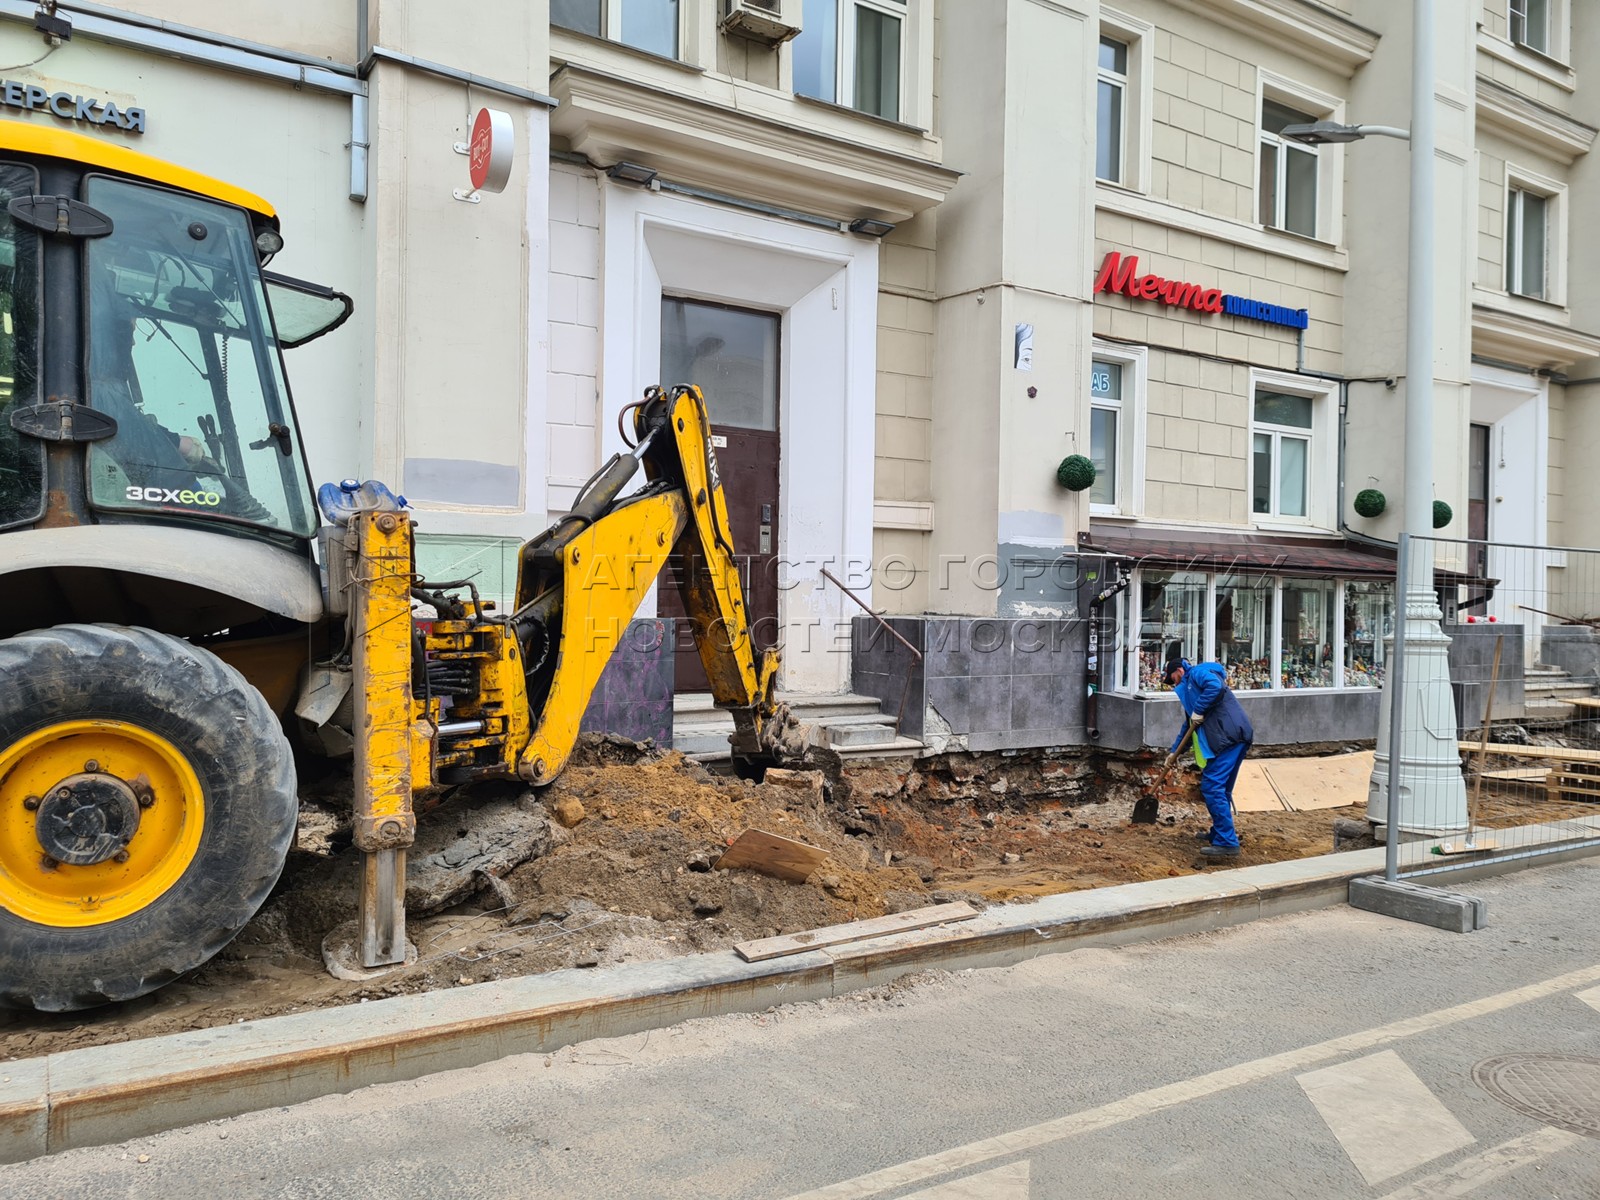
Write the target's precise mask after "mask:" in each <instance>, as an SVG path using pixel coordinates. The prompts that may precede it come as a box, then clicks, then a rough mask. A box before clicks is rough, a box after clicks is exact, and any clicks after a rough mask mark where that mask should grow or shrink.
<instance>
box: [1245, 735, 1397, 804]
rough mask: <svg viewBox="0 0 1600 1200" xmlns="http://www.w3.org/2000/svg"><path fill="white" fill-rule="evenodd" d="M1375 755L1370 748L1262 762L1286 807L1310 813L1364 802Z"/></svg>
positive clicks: (1268, 777) (1272, 759) (1264, 760)
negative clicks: (1356, 751)
mask: <svg viewBox="0 0 1600 1200" xmlns="http://www.w3.org/2000/svg"><path fill="white" fill-rule="evenodd" d="M1372 758H1373V752H1372V751H1371V750H1363V751H1361V752H1360V753H1359V754H1332V755H1326V756H1324V757H1321V758H1269V759H1263V760H1262V763H1261V765H1262V767H1263V768H1264V769H1265V771H1266V774H1267V779H1268V781H1269V782H1270V783H1271V784H1272V787H1273V790H1274V791H1276V792H1277V794H1278V798H1279V799H1280V800H1282V801H1283V806H1284V807H1285V808H1287V809H1289V811H1291V812H1309V811H1311V810H1312V809H1320V808H1347V807H1349V806H1350V805H1352V804H1365V803H1366V802H1367V789H1368V785H1369V783H1370V782H1371V779H1372Z"/></svg>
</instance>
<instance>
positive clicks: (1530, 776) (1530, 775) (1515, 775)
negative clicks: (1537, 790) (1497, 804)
mask: <svg viewBox="0 0 1600 1200" xmlns="http://www.w3.org/2000/svg"><path fill="white" fill-rule="evenodd" d="M1480 774H1482V776H1483V777H1484V778H1485V779H1492V780H1494V781H1495V782H1497V783H1543V782H1544V781H1545V780H1546V779H1548V778H1549V777H1550V772H1549V770H1547V769H1546V768H1544V767H1506V768H1505V769H1504V770H1500V771H1483V772H1480Z"/></svg>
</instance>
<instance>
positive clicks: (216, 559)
mask: <svg viewBox="0 0 1600 1200" xmlns="http://www.w3.org/2000/svg"><path fill="white" fill-rule="evenodd" d="M282 246H283V239H282V237H281V236H280V234H279V232H278V222H277V217H276V214H275V213H274V212H273V210H272V208H271V206H270V205H268V204H267V203H266V202H265V201H264V200H261V199H260V198H259V197H256V196H253V195H251V194H250V193H247V192H244V191H243V190H241V189H238V188H235V187H232V186H231V185H228V184H224V183H221V182H220V181H216V180H212V179H209V178H207V177H205V176H201V175H197V174H195V173H193V172H190V171H187V170H184V169H182V168H179V167H176V166H173V165H172V164H168V163H165V162H162V161H161V160H158V159H153V158H149V157H147V156H144V155H141V154H136V153H134V152H132V151H129V150H126V149H124V148H123V147H120V146H116V145H112V144H108V143H105V142H102V141H99V140H96V139H92V138H88V137H83V136H81V135H77V134H71V133H65V132H61V131H57V130H52V129H42V128H37V127H33V126H30V125H24V124H21V123H18V122H10V121H4V122H0V579H6V576H7V574H8V573H12V572H23V573H27V574H29V575H30V578H27V579H24V580H21V581H20V582H22V583H23V584H24V585H26V584H28V583H39V584H43V585H45V586H44V587H43V588H42V589H40V588H35V589H31V590H30V589H28V588H26V586H25V587H24V589H23V592H24V594H31V595H33V596H35V597H36V598H37V600H38V602H39V603H41V604H42V603H50V604H51V605H52V611H50V612H48V613H45V612H40V613H31V612H21V613H18V614H16V615H15V616H12V617H10V618H9V619H8V618H7V616H6V615H4V614H0V636H4V635H5V634H6V633H9V632H15V631H17V630H18V629H21V628H27V627H28V626H29V624H30V623H34V624H37V623H41V621H40V618H41V617H46V618H49V619H51V620H59V619H60V618H61V612H62V609H61V607H59V600H60V597H61V596H62V595H64V594H70V595H72V596H84V595H93V596H94V597H95V601H94V603H95V604H96V606H97V611H96V612H95V614H94V619H99V620H116V621H124V622H128V623H135V624H145V625H149V626H151V627H154V628H161V629H167V630H169V631H171V632H175V633H181V634H186V635H192V634H199V633H208V632H212V631H213V630H215V629H220V628H223V627H225V626H229V625H234V626H236V625H238V624H239V623H240V622H246V623H248V622H249V621H250V620H251V619H252V618H253V617H255V616H267V615H273V614H275V615H277V616H281V617H287V618H289V619H291V620H306V619H308V618H310V617H314V616H315V612H314V609H315V607H316V606H315V605H314V604H313V603H312V602H311V598H310V596H309V594H308V584H310V585H312V586H311V590H315V587H314V585H315V578H314V576H315V568H314V566H313V565H312V553H311V541H312V539H313V538H314V536H315V534H316V530H317V525H318V523H319V521H318V515H317V509H316V504H315V499H314V496H313V493H312V487H311V482H310V479H309V476H308V474H307V468H306V461H305V456H304V454H303V452H302V449H301V444H300V434H299V430H298V427H297V424H296V420H295V415H294V409H293V406H292V403H291V400H290V396H289V388H288V384H287V381H286V379H285V375H284V370H283V362H282V356H281V351H282V349H283V348H284V346H285V344H286V343H287V344H291V345H297V344H300V343H301V342H304V341H307V340H309V339H310V338H311V337H314V336H317V335H318V334H320V333H322V332H326V331H327V330H328V329H330V328H333V327H335V326H336V325H338V324H340V323H342V321H343V320H344V318H345V317H347V316H348V315H349V311H350V303H349V301H348V299H347V298H345V297H343V296H341V295H339V294H338V293H334V292H330V291H327V290H326V289H318V288H315V287H313V286H310V285H303V284H298V283H296V282H295V281H292V280H287V279H284V278H282V277H278V276H272V275H270V274H268V273H266V272H265V271H264V269H263V268H264V266H265V264H266V263H267V262H268V261H270V259H271V258H272V256H273V255H274V254H276V253H277V252H278V250H280V249H281V248H282ZM269 293H277V294H278V295H280V296H282V297H283V298H284V300H283V303H282V305H281V306H282V307H283V308H284V309H285V312H286V316H287V318H288V321H289V323H290V324H291V325H292V326H293V328H292V329H291V330H289V331H287V332H286V334H285V335H284V336H282V337H280V334H279V331H278V329H277V327H276V325H275V322H274V313H273V303H272V300H271V299H270V297H269ZM130 526H137V527H140V528H139V529H138V530H137V531H135V530H131V529H129V528H128V527H130ZM136 534H137V535H138V536H136ZM152 539H153V540H152ZM7 582H8V583H10V582H12V581H11V580H7ZM290 593H292V594H293V595H292V598H291V597H290V596H289V594H290ZM12 594H13V595H16V594H17V593H16V592H15V591H13V593H12ZM47 596H48V600H47V599H46V597H47ZM108 606H109V608H110V609H111V610H112V611H107V607H108ZM7 607H10V606H9V605H8V606H7ZM21 607H22V608H27V607H28V604H27V601H26V600H24V601H22V602H21ZM208 625H209V626H211V628H210V629H208V628H207V626H208Z"/></svg>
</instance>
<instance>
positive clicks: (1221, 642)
mask: <svg viewBox="0 0 1600 1200" xmlns="http://www.w3.org/2000/svg"><path fill="white" fill-rule="evenodd" d="M1213 617H1214V621H1215V629H1216V637H1217V641H1216V646H1217V661H1218V662H1220V663H1221V664H1222V665H1223V666H1224V667H1226V668H1227V671H1228V686H1229V687H1230V688H1232V689H1233V690H1234V691H1236V692H1243V691H1256V690H1259V689H1262V688H1270V687H1271V686H1272V580H1271V579H1270V578H1268V577H1267V576H1265V575H1220V576H1218V577H1217V606H1216V611H1215V613H1214V614H1213Z"/></svg>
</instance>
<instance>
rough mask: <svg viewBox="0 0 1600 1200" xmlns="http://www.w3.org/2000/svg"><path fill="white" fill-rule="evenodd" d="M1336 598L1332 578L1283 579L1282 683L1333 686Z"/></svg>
mask: <svg viewBox="0 0 1600 1200" xmlns="http://www.w3.org/2000/svg"><path fill="white" fill-rule="evenodd" d="M1333 600H1334V583H1333V581H1332V580H1330V579H1285V580H1284V581H1283V614H1282V620H1281V622H1280V624H1279V627H1278V628H1279V638H1280V640H1281V650H1280V654H1281V660H1280V669H1279V680H1280V686H1282V687H1284V688H1325V687H1332V686H1333Z"/></svg>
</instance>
